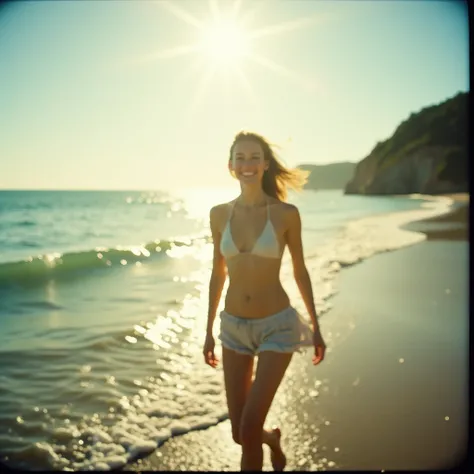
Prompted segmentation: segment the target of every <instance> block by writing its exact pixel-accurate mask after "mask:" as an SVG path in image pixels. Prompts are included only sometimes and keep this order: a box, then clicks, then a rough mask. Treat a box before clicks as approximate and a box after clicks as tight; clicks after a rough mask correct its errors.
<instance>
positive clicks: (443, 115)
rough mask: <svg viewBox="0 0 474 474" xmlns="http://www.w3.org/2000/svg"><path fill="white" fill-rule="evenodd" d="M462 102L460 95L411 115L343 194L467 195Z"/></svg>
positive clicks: (464, 100)
mask: <svg viewBox="0 0 474 474" xmlns="http://www.w3.org/2000/svg"><path fill="white" fill-rule="evenodd" d="M468 100H469V96H468V93H467V92H462V93H459V94H457V95H456V96H454V97H452V98H451V99H448V100H446V101H445V102H443V103H441V104H438V105H433V106H430V107H426V108H424V109H422V110H421V111H420V112H418V113H414V114H411V115H410V117H409V118H408V119H407V120H405V121H404V122H402V123H401V124H400V125H399V126H398V128H397V129H396V130H395V132H394V134H393V135H392V137H391V138H389V139H388V140H385V141H384V142H380V143H377V145H376V146H375V147H374V149H373V150H372V152H371V153H370V154H369V155H368V156H367V157H366V158H364V159H363V160H362V161H360V162H359V163H358V164H357V166H356V169H355V173H354V176H353V177H352V179H350V180H349V182H348V183H347V185H346V187H345V193H346V194H412V193H421V194H441V193H457V192H468V164H467V160H468V150H467V134H468V128H467V123H468V122H467V110H468Z"/></svg>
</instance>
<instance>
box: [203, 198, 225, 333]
mask: <svg viewBox="0 0 474 474" xmlns="http://www.w3.org/2000/svg"><path fill="white" fill-rule="evenodd" d="M218 214H219V209H218V207H217V206H216V207H213V208H212V209H211V212H210V215H209V218H210V227H211V233H212V239H213V242H214V257H213V261H212V273H211V278H210V281H209V307H208V311H207V330H206V333H207V335H212V327H213V325H214V320H215V318H216V312H217V307H218V306H219V301H220V299H221V294H222V289H223V287H224V283H225V279H226V277H227V272H226V265H225V260H224V257H223V256H222V254H221V251H220V244H221V233H220V232H219V230H218V225H217V222H218Z"/></svg>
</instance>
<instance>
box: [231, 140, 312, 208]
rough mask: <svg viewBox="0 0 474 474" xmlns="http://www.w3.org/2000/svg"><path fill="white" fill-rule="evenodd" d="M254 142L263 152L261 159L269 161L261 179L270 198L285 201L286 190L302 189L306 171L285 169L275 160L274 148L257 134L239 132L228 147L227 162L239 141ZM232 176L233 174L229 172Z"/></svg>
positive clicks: (306, 174) (274, 146) (306, 176)
mask: <svg viewBox="0 0 474 474" xmlns="http://www.w3.org/2000/svg"><path fill="white" fill-rule="evenodd" d="M249 140H252V141H255V142H257V143H259V144H260V146H261V147H262V150H263V157H264V159H265V160H266V161H269V166H268V170H266V171H265V173H264V175H263V179H262V188H263V191H264V192H265V193H266V194H267V195H268V196H271V197H274V198H276V199H279V200H280V201H286V198H287V195H288V188H291V189H294V190H295V191H299V190H301V189H302V188H303V186H304V184H305V183H306V181H307V178H308V174H309V172H308V171H303V170H300V169H298V168H287V167H285V166H284V165H283V164H282V163H281V162H280V160H279V159H278V158H277V155H276V152H275V151H274V148H276V145H272V144H271V143H269V142H268V140H266V139H265V138H264V137H262V136H261V135H258V134H257V133H252V132H246V131H242V132H239V133H238V134H237V135H236V136H235V138H234V141H233V143H232V146H231V147H230V153H229V160H232V153H233V151H234V147H235V145H236V143H237V142H239V141H249ZM231 174H232V176H234V178H235V174H234V173H233V172H232V171H231Z"/></svg>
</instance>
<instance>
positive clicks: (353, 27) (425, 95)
mask: <svg viewBox="0 0 474 474" xmlns="http://www.w3.org/2000/svg"><path fill="white" fill-rule="evenodd" d="M468 48H469V40H468V17H467V6H466V4H465V3H464V2H458V1H454V0H453V1H433V0H424V1H421V0H419V1H417V0H410V1H361V0H358V1H347V2H346V1H327V2H326V1H321V0H312V1H311V0H303V1H299V0H291V1H268V0H263V1H260V0H242V1H239V0H237V1H222V0H221V1H216V0H202V1H201V0H189V1H187V0H181V1H179V2H178V1H170V2H166V1H151V0H148V1H141V0H134V1H113V0H109V1H94V0H88V1H81V2H76V1H74V2H72V1H41V2H39V1H37V2H34V1H31V2H12V3H10V4H8V3H7V4H6V5H3V7H2V8H1V9H0V71H1V73H0V189H125V190H135V189H136V190H156V189H180V188H186V187H210V188H212V187H227V186H235V181H234V180H233V178H231V177H230V175H229V172H228V169H227V159H228V153H229V148H230V145H231V143H232V139H233V137H234V135H235V134H236V133H237V132H238V131H239V130H242V129H246V130H251V131H254V132H257V133H260V134H262V135H264V136H265V137H267V138H268V139H269V140H270V141H271V142H272V143H275V144H277V145H279V146H280V149H279V150H280V151H279V153H280V156H281V159H282V161H283V163H285V164H286V165H287V166H291V167H292V166H297V165H299V164H307V163H312V164H326V163H333V162H340V161H353V162H357V161H360V160H361V159H363V158H364V157H365V156H367V155H368V154H369V153H370V152H371V150H372V149H373V148H374V146H375V145H376V143H377V142H378V141H382V140H385V139H387V138H389V137H390V136H391V135H392V134H393V132H394V131H395V129H396V127H397V126H398V125H399V123H400V122H401V121H403V120H405V119H406V118H408V116H409V115H410V114H411V113H412V112H417V111H419V110H421V109H422V108H424V107H426V106H429V105H432V104H437V103H440V102H442V101H444V100H446V99H447V98H449V97H452V96H454V95H455V94H457V93H458V92H460V91H467V90H469V51H468Z"/></svg>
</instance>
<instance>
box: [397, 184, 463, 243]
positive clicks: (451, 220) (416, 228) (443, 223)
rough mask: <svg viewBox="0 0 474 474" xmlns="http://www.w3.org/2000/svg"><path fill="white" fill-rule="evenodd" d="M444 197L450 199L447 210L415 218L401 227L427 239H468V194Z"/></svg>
mask: <svg viewBox="0 0 474 474" xmlns="http://www.w3.org/2000/svg"><path fill="white" fill-rule="evenodd" d="M445 197H447V198H450V199H452V201H453V202H452V205H451V209H450V210H449V212H447V213H445V214H440V215H439V216H435V217H430V218H427V219H422V220H416V221H412V222H409V223H408V224H406V225H404V226H402V229H404V230H409V231H412V232H421V233H423V234H425V235H426V240H427V241H434V240H461V241H462V240H468V239H469V212H470V196H469V194H465V193H462V194H451V195H445Z"/></svg>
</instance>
